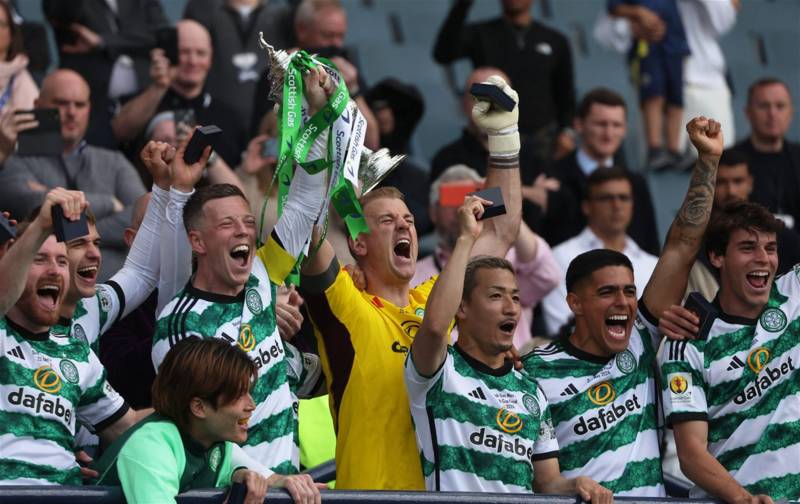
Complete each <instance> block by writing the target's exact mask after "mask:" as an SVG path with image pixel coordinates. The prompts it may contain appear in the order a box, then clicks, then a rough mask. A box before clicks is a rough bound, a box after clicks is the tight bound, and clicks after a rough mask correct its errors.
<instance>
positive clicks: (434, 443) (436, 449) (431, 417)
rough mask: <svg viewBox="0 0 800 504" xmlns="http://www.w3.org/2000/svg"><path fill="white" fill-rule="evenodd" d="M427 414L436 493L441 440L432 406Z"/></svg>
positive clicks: (438, 486)
mask: <svg viewBox="0 0 800 504" xmlns="http://www.w3.org/2000/svg"><path fill="white" fill-rule="evenodd" d="M412 365H413V363H412ZM425 412H426V413H427V415H428V430H429V431H430V433H431V446H432V447H433V471H434V472H433V474H434V476H433V478H434V482H435V485H436V491H437V492H438V491H439V490H440V488H441V480H440V476H441V474H440V471H441V459H440V455H439V439H438V437H437V436H436V418H435V417H434V414H433V409H431V407H430V406H428V407H427V408H425Z"/></svg>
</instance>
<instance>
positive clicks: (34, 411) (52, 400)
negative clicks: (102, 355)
mask: <svg viewBox="0 0 800 504" xmlns="http://www.w3.org/2000/svg"><path fill="white" fill-rule="evenodd" d="M86 205H87V202H86V198H85V196H84V194H83V193H81V192H80V191H67V190H65V189H62V188H56V189H53V190H51V191H50V192H48V193H47V195H46V196H45V199H44V203H43V204H42V207H41V211H40V212H39V215H38V216H37V217H36V218H35V219H34V220H33V221H32V222H30V224H28V225H27V226H20V229H19V232H20V234H18V235H17V240H16V242H15V243H14V245H13V246H12V247H11V248H10V250H9V251H8V253H7V254H6V255H5V256H3V259H2V260H0V315H4V318H2V319H0V377H2V378H0V390H2V394H0V421H2V423H3V425H4V430H3V436H2V441H0V451H2V453H3V457H2V459H0V475H2V476H0V479H1V480H2V481H0V484H15V485H55V484H62V485H63V484H68V485H78V484H80V481H81V476H80V469H79V467H78V464H77V463H76V461H75V456H74V454H73V452H72V448H73V439H74V436H75V431H76V425H77V421H78V420H79V421H80V422H81V423H84V424H86V425H91V426H93V428H94V430H95V431H96V432H97V434H98V436H99V437H100V438H101V439H102V440H103V441H105V442H111V441H113V440H114V439H115V438H116V437H117V436H119V435H120V434H122V433H123V432H125V430H126V429H127V428H128V427H130V426H131V425H133V424H134V423H135V422H136V420H137V415H136V414H135V412H134V411H132V410H131V409H130V408H129V407H128V405H127V404H126V403H125V401H124V400H123V399H122V397H120V396H119V394H117V392H116V391H114V389H112V388H111V387H110V386H109V385H108V383H107V381H106V375H105V370H104V369H103V366H102V365H101V364H100V361H99V360H98V359H97V357H96V356H95V354H94V352H92V351H91V349H90V348H89V347H88V346H87V345H86V343H85V342H84V341H82V340H80V339H77V338H73V337H70V335H69V334H68V333H66V332H64V331H62V330H60V329H59V328H58V327H57V326H56V323H57V322H58V320H59V314H60V312H61V305H62V303H63V302H64V297H65V295H66V292H67V287H68V285H69V282H70V266H69V260H68V258H67V250H66V247H65V246H64V244H63V243H59V242H57V241H56V237H55V236H54V235H53V234H52V233H53V222H52V217H51V211H52V209H53V208H54V207H55V206H60V207H61V208H62V210H63V213H64V216H65V218H67V219H69V220H75V219H77V218H78V217H79V216H80V213H81V211H82V210H83V209H85V208H86ZM23 227H24V230H23Z"/></svg>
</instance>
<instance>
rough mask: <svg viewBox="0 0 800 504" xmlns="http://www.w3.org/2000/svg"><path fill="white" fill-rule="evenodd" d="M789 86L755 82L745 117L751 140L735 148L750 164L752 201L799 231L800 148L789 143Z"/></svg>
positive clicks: (768, 80)
mask: <svg viewBox="0 0 800 504" xmlns="http://www.w3.org/2000/svg"><path fill="white" fill-rule="evenodd" d="M793 112H794V109H793V106H792V96H791V92H790V90H789V86H788V85H786V83H785V82H783V81H781V80H779V79H775V78H765V79H760V80H758V81H756V82H754V83H753V84H752V85H751V86H750V88H749V89H748V90H747V105H746V107H745V113H746V114H747V121H748V122H749V123H750V136H749V137H747V138H745V139H744V140H742V141H740V142H739V143H737V144H736V145H735V146H734V147H733V148H734V149H735V150H738V151H740V152H743V153H744V154H745V155H746V156H747V157H748V159H749V160H750V164H749V166H750V173H751V174H752V175H753V193H752V195H751V199H752V201H754V202H756V203H759V204H761V205H764V206H765V207H767V209H769V211H770V212H772V213H774V214H775V215H776V216H777V217H778V218H780V219H781V220H783V221H784V222H785V223H786V226H787V227H788V228H790V229H793V230H795V231H797V230H798V226H799V225H800V224H798V222H799V221H800V144H797V143H794V142H790V141H789V140H787V139H786V133H787V132H788V131H789V127H790V126H791V123H792V114H793Z"/></svg>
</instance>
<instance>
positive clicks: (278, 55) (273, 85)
mask: <svg viewBox="0 0 800 504" xmlns="http://www.w3.org/2000/svg"><path fill="white" fill-rule="evenodd" d="M258 45H260V46H261V48H262V49H264V50H265V51H267V59H268V63H269V79H270V89H269V97H270V99H272V100H275V101H280V99H281V97H282V95H283V79H284V75H285V73H286V69H287V68H289V62H290V61H291V60H292V56H291V55H290V54H289V53H287V52H286V51H284V50H283V49H275V48H274V47H273V46H272V45H270V44H269V43H268V42H267V41H266V40H265V39H264V32H258Z"/></svg>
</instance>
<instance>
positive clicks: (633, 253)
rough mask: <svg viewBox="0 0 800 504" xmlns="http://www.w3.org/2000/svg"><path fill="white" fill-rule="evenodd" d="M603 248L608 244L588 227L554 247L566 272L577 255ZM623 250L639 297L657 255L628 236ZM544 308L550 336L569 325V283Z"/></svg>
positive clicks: (547, 301) (551, 294)
mask: <svg viewBox="0 0 800 504" xmlns="http://www.w3.org/2000/svg"><path fill="white" fill-rule="evenodd" d="M604 248H606V247H605V246H604V245H603V242H602V241H601V240H600V238H598V237H597V235H595V234H594V233H593V232H592V230H591V229H589V228H588V227H586V228H585V229H584V230H583V231H582V232H581V234H579V235H578V236H575V237H574V238H570V239H569V240H567V241H565V242H564V243H562V244H561V245H559V246H557V247H556V248H554V249H553V255H554V256H555V258H556V262H558V265H559V266H561V270H562V271H564V272H566V271H567V267H568V266H569V263H570V262H572V260H573V259H575V257H577V256H578V255H580V254H583V253H584V252H588V251H590V250H595V249H604ZM622 252H623V253H624V254H625V255H626V256H628V259H630V260H631V264H633V279H634V283H635V284H636V295H637V297H639V296H641V295H642V292H644V286H645V285H647V281H648V280H650V275H652V274H653V270H654V269H655V267H656V263H657V262H658V257H656V256H654V255H650V254H648V253H647V252H645V251H644V250H642V249H641V248H639V245H637V244H636V242H635V241H633V240H632V239H631V238H630V237H629V236H627V237H626V238H625V249H624V250H623V251H622ZM542 311H543V312H544V321H545V324H546V325H547V332H548V333H549V334H551V335H552V334H556V333H557V332H558V330H559V329H560V328H561V326H562V325H564V324H566V323H567V322H568V321H569V319H570V318H571V317H572V311H571V310H570V309H569V306H568V305H567V284H566V282H565V281H564V280H562V281H561V283H559V284H558V287H556V288H555V289H553V290H552V291H550V294H548V295H547V296H545V298H544V299H543V300H542Z"/></svg>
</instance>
